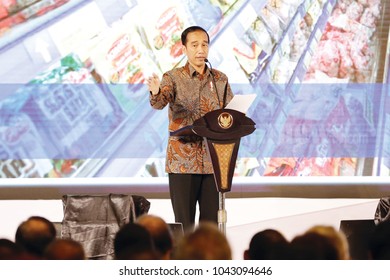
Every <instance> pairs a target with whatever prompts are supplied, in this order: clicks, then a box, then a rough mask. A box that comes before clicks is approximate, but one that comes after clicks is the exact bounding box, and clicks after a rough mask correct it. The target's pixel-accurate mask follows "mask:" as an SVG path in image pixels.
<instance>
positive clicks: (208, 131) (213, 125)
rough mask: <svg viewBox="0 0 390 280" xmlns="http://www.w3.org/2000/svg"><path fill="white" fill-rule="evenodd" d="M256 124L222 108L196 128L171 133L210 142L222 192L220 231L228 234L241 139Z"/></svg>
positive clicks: (211, 156)
mask: <svg viewBox="0 0 390 280" xmlns="http://www.w3.org/2000/svg"><path fill="white" fill-rule="evenodd" d="M254 130H255V123H254V122H253V121H252V120H251V119H250V118H248V117H247V116H245V114H243V113H241V112H239V111H236V110H232V109H218V110H214V111H211V112H209V113H207V114H205V115H204V116H203V117H202V118H199V119H197V120H196V121H195V122H194V123H193V125H191V126H186V127H184V128H181V129H179V130H176V131H173V132H171V133H170V135H171V136H185V135H198V136H200V137H203V139H204V140H205V141H206V143H207V145H206V146H207V150H208V154H209V156H210V158H211V162H212V165H213V169H214V179H215V183H216V186H217V189H218V192H219V210H218V228H219V229H220V230H221V231H222V232H223V233H224V234H225V233H226V220H227V215H226V210H225V193H226V192H229V191H230V190H231V187H232V180H233V174H234V169H235V166H236V160H237V154H238V148H239V145H240V140H241V137H243V136H246V135H249V134H251V133H252V132H253V131H254Z"/></svg>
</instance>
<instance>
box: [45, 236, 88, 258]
mask: <svg viewBox="0 0 390 280" xmlns="http://www.w3.org/2000/svg"><path fill="white" fill-rule="evenodd" d="M43 257H44V259H46V260H85V259H86V256H85V251H84V248H83V246H82V245H81V243H80V242H78V241H75V240H72V239H56V240H54V241H53V242H51V243H50V244H49V245H48V246H47V248H46V250H45V252H44V254H43Z"/></svg>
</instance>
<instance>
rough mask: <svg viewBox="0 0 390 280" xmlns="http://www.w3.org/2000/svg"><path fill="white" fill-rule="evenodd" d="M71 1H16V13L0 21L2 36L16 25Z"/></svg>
mask: <svg viewBox="0 0 390 280" xmlns="http://www.w3.org/2000/svg"><path fill="white" fill-rule="evenodd" d="M69 1H70V0H41V1H16V2H17V5H16V10H17V11H16V12H15V13H14V14H12V15H10V16H9V17H7V18H4V19H3V20H1V21H0V34H1V33H3V32H4V31H6V30H8V29H11V28H12V27H14V26H15V25H18V24H20V23H23V22H25V21H28V20H30V19H33V18H36V17H40V16H42V15H44V14H46V13H48V12H49V11H51V10H54V9H56V8H58V7H60V6H62V5H64V4H65V3H67V2H69Z"/></svg>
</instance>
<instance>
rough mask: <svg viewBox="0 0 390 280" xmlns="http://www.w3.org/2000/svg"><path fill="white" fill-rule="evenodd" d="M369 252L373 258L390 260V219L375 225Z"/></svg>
mask: <svg viewBox="0 0 390 280" xmlns="http://www.w3.org/2000/svg"><path fill="white" fill-rule="evenodd" d="M369 252H370V256H371V258H372V259H373V260H390V220H385V221H382V222H380V223H379V224H377V225H376V226H375V228H374V230H373V232H372V235H371V238H370V240H369Z"/></svg>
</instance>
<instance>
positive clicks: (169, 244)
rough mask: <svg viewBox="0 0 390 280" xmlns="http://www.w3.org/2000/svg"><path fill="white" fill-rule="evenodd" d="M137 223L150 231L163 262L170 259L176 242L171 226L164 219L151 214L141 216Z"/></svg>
mask: <svg viewBox="0 0 390 280" xmlns="http://www.w3.org/2000/svg"><path fill="white" fill-rule="evenodd" d="M136 223H137V224H140V225H141V226H143V227H145V228H146V229H147V230H148V231H149V233H150V235H151V236H152V240H153V245H154V248H155V250H156V252H157V253H158V254H159V255H160V258H161V259H163V260H168V259H170V258H171V253H172V250H173V242H174V241H173V235H172V232H171V230H170V228H169V225H168V224H167V223H166V222H165V221H164V220H163V219H162V218H160V217H157V216H154V215H150V214H145V215H142V216H140V217H139V218H138V219H137V220H136Z"/></svg>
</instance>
